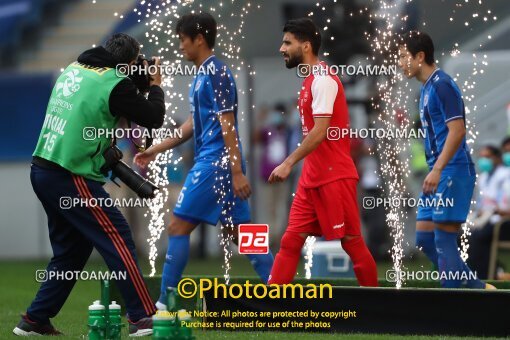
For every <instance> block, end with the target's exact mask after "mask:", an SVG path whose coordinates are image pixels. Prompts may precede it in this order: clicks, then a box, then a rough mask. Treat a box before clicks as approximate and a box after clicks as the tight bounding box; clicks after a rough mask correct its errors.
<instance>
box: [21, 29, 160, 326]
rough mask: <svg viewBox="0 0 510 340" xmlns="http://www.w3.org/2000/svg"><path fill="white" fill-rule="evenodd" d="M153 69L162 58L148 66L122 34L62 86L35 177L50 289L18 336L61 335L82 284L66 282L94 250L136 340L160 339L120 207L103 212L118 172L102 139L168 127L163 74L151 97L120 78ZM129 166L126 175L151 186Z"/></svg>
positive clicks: (69, 72)
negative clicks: (133, 128) (121, 128)
mask: <svg viewBox="0 0 510 340" xmlns="http://www.w3.org/2000/svg"><path fill="white" fill-rule="evenodd" d="M149 63H151V64H152V63H154V64H155V65H156V66H159V65H160V61H159V59H158V58H153V61H151V62H149V61H147V60H144V61H143V63H142V62H141V59H140V44H139V43H138V42H137V41H136V40H135V39H134V38H132V37H130V36H129V35H126V34H122V33H119V34H115V35H113V36H112V37H111V38H109V39H108V40H107V41H106V43H105V45H104V46H100V47H96V48H93V49H90V50H87V51H85V52H83V53H82V54H81V55H80V56H79V57H78V59H77V61H75V62H73V63H71V64H70V65H69V66H68V67H67V68H66V69H65V70H64V72H63V73H62V74H61V75H60V76H59V78H58V79H57V81H56V84H55V87H54V88H53V91H52V94H51V97H50V99H49V103H48V108H47V111H46V116H45V119H44V123H43V126H42V130H41V134H40V137H39V141H38V143H37V146H36V148H35V151H34V154H33V161H32V166H31V175H30V177H31V182H32V187H33V189H34V192H35V194H36V195H37V197H38V198H39V200H40V201H41V203H42V205H43V207H44V210H45V211H46V214H47V217H48V228H49V238H50V242H51V246H52V249H53V257H52V259H51V261H50V263H49V264H48V266H47V268H46V270H45V271H43V272H45V276H44V277H43V278H39V275H38V281H40V282H42V284H41V286H40V288H39V291H38V292H37V295H36V297H35V299H34V300H33V301H32V303H31V305H30V307H29V308H28V309H27V312H26V314H24V315H22V318H21V321H20V322H19V323H18V325H17V327H16V328H14V330H13V332H14V333H15V334H16V335H58V334H61V333H60V332H59V331H57V330H56V329H55V328H54V327H53V325H52V324H51V323H50V319H51V318H53V317H55V316H56V315H57V314H58V312H59V311H60V309H61V308H62V306H63V305H64V303H65V301H66V299H67V297H68V296H69V294H70V293H71V290H72V288H73V286H74V284H75V282H76V277H75V276H73V277H72V279H68V278H69V275H66V274H67V273H75V272H80V271H82V270H83V267H84V266H85V264H86V262H87V260H88V258H89V256H90V254H91V252H92V250H93V248H96V249H97V250H98V252H99V253H100V254H101V256H102V257H103V258H104V260H105V262H106V264H107V265H108V268H109V270H110V272H111V273H113V272H115V273H118V274H119V275H117V277H118V280H116V284H117V287H118V288H119V290H120V292H121V294H122V297H123V299H124V302H125V306H126V309H127V312H128V321H129V333H130V336H144V335H149V334H152V319H151V316H152V315H153V314H154V313H155V310H156V309H155V306H154V303H153V301H152V299H151V297H150V296H149V293H148V291H147V287H146V285H145V282H144V280H143V276H142V273H141V271H140V267H139V265H138V260H137V257H136V252H135V244H134V241H133V238H132V235H131V230H130V228H129V225H128V223H127V222H126V220H125V218H124V216H122V214H121V213H120V211H119V210H118V209H117V208H116V207H115V206H104V204H101V202H105V200H108V199H109V198H110V196H109V194H108V193H107V192H106V191H105V190H104V189H103V184H104V183H105V182H106V178H105V174H106V173H107V170H108V166H109V165H112V164H109V163H108V159H105V157H107V156H106V155H107V154H108V152H109V151H110V150H112V144H114V143H112V142H113V141H112V135H113V134H101V133H99V131H114V129H115V128H116V126H117V124H118V122H119V120H120V119H121V118H125V119H126V120H128V121H131V122H134V123H136V124H138V125H141V126H143V127H146V128H149V129H153V128H159V127H161V126H162V125H163V121H164V116H165V102H164V92H163V90H162V89H161V87H160V85H161V72H160V69H159V67H155V68H152V69H153V70H156V72H154V74H151V75H148V73H146V78H145V79H146V80H147V86H146V87H145V88H143V89H140V86H138V83H136V84H135V82H133V80H132V79H131V78H129V77H126V75H124V74H123V73H122V72H120V71H119V66H120V65H124V66H125V67H127V66H128V65H129V66H132V65H142V66H143V65H145V66H148V64H149ZM144 92H148V93H144ZM147 94H148V95H147ZM146 96H147V97H146ZM107 158H108V157H107ZM122 164H123V166H124V168H123V169H124V170H125V171H124V174H125V173H126V172H127V173H128V175H130V176H131V175H132V176H134V177H135V179H137V178H138V179H140V178H141V179H143V178H142V177H141V176H139V175H138V174H136V173H134V172H132V170H131V169H130V168H129V167H127V166H126V165H125V163H122ZM105 165H106V166H105ZM105 169H106V170H105ZM126 169H127V170H126ZM113 172H114V173H115V170H114V169H113ZM129 172H131V173H129ZM137 176H138V177H137ZM119 178H121V179H122V177H121V176H120V175H119ZM125 183H126V184H127V185H128V186H130V187H131V188H133V186H131V185H130V184H129V183H127V182H126V181H125ZM150 189H151V190H152V189H153V188H152V187H151V188H150ZM139 195H140V194H139ZM102 205H103V206H102ZM38 274H39V273H38ZM123 278H125V279H123Z"/></svg>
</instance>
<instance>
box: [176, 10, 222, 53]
mask: <svg viewBox="0 0 510 340" xmlns="http://www.w3.org/2000/svg"><path fill="white" fill-rule="evenodd" d="M216 26H217V25H216V20H214V18H213V16H212V15H210V14H209V13H199V14H193V13H190V14H186V15H183V16H182V17H181V18H180V19H179V20H178V21H177V25H176V26H175V32H176V33H177V34H184V35H186V36H188V37H190V38H191V40H195V38H196V37H197V35H199V34H202V36H203V37H204V39H205V42H206V43H207V46H209V48H213V47H214V42H215V41H216V31H217V28H216Z"/></svg>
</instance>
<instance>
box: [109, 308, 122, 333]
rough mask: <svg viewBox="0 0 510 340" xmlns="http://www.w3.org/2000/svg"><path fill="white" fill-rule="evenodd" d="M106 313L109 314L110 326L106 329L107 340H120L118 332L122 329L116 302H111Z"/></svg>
mask: <svg viewBox="0 0 510 340" xmlns="http://www.w3.org/2000/svg"><path fill="white" fill-rule="evenodd" d="M108 311H109V314H110V325H109V327H108V333H109V334H108V339H110V340H119V339H120V331H121V329H122V319H121V316H120V305H119V304H117V302H115V301H112V303H111V304H110V305H109V306H108Z"/></svg>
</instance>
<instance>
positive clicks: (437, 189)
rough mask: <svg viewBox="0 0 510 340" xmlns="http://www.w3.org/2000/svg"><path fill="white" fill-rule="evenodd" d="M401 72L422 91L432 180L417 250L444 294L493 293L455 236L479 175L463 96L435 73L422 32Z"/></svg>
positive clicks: (402, 59) (403, 53)
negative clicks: (429, 263) (451, 290)
mask: <svg viewBox="0 0 510 340" xmlns="http://www.w3.org/2000/svg"><path fill="white" fill-rule="evenodd" d="M399 66H400V68H401V69H402V70H403V72H404V74H405V76H406V77H407V78H416V79H417V80H418V81H420V82H421V83H422V84H423V86H422V88H421V95H420V119H421V123H422V128H423V129H424V131H425V136H426V138H425V156H426V158H427V163H428V166H429V171H430V172H429V174H428V175H427V176H426V178H425V180H424V182H423V188H422V189H423V193H422V194H421V199H422V202H424V204H423V206H420V207H418V216H417V218H416V220H417V222H416V245H417V247H419V248H421V250H422V251H423V252H424V253H425V254H426V255H427V257H428V258H429V259H430V260H431V261H432V263H433V264H434V265H435V267H436V268H438V270H439V274H440V277H441V286H442V287H445V288H458V287H467V288H494V287H493V286H491V285H488V284H485V283H484V282H482V281H480V280H478V279H477V278H476V275H474V274H473V273H472V272H471V270H470V269H469V268H468V266H467V265H466V264H465V263H464V261H463V260H462V258H461V257H460V253H459V250H458V245H457V236H458V232H459V230H460V227H461V224H462V223H465V222H466V218H467V215H468V213H469V208H470V205H471V197H472V195H473V190H474V186H475V180H476V173H475V168H474V164H473V161H472V160H471V156H470V150H469V147H468V145H467V143H466V137H465V136H466V123H465V118H466V116H465V108H464V102H463V100H462V93H461V91H460V90H459V88H458V86H457V84H455V82H454V81H453V79H452V78H451V77H450V76H449V75H447V74H446V73H445V72H444V71H442V70H441V69H439V68H437V66H436V64H435V62H434V44H433V42H432V39H431V38H430V36H428V35H427V34H426V33H424V32H417V31H412V32H409V33H407V34H405V35H403V36H402V37H401V40H400V42H399Z"/></svg>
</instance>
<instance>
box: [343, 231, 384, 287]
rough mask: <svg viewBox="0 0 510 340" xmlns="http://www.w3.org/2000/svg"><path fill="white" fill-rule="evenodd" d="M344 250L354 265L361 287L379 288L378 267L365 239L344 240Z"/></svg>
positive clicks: (359, 237)
mask: <svg viewBox="0 0 510 340" xmlns="http://www.w3.org/2000/svg"><path fill="white" fill-rule="evenodd" d="M342 248H343V249H344V250H345V252H346V253H347V254H348V255H349V257H350V258H351V260H352V263H353V264H354V273H355V274H356V278H357V279H358V283H359V284H360V286H365V287H377V286H378V282H377V266H376V265H375V261H374V258H373V257H372V254H370V251H369V250H368V248H367V245H366V244H365V241H363V237H361V236H358V237H354V238H351V239H350V240H346V239H342Z"/></svg>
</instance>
